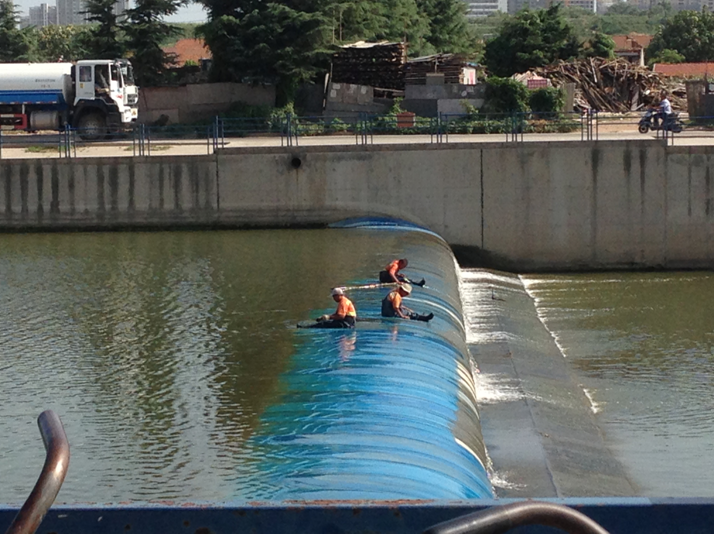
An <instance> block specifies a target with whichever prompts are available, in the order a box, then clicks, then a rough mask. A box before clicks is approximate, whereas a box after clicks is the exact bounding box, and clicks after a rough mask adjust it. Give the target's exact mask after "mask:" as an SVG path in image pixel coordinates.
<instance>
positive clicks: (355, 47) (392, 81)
mask: <svg viewBox="0 0 714 534" xmlns="http://www.w3.org/2000/svg"><path fill="white" fill-rule="evenodd" d="M406 61H407V47H406V44H405V43H388V42H386V41H384V42H379V43H366V42H364V41H359V42H357V43H352V44H349V45H344V46H341V47H340V50H339V51H338V52H336V53H335V54H334V55H333V56H332V81H333V82H335V83H352V84H356V85H370V86H372V87H379V88H381V89H404V65H405V64H406Z"/></svg>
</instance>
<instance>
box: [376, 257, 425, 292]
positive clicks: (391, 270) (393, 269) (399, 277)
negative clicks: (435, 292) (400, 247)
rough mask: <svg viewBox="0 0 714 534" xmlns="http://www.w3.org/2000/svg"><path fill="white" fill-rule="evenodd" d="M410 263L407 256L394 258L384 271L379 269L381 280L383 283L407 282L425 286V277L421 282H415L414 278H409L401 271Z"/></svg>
mask: <svg viewBox="0 0 714 534" xmlns="http://www.w3.org/2000/svg"><path fill="white" fill-rule="evenodd" d="M408 264H409V262H408V261H407V260H406V258H402V259H399V260H394V261H393V262H391V263H390V264H389V265H387V266H386V267H385V268H384V270H383V271H379V281H380V282H382V283H383V284H390V283H393V284H401V283H405V284H413V285H415V286H419V287H423V286H424V283H425V282H424V280H423V279H422V281H421V282H413V281H412V280H409V278H407V277H406V276H404V275H403V274H401V273H400V272H399V271H401V270H402V269H405V268H406V266H407V265H408Z"/></svg>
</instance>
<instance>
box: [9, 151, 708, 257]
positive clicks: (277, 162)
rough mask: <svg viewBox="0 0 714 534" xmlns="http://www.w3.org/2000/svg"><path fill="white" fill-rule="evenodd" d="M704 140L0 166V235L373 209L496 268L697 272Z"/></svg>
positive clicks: (702, 253)
mask: <svg viewBox="0 0 714 534" xmlns="http://www.w3.org/2000/svg"><path fill="white" fill-rule="evenodd" d="M713 155H714V147H706V146H701V147H666V146H664V145H663V144H662V143H660V142H656V141H652V140H646V141H600V142H532V143H531V142H528V143H520V144H513V143H478V144H465V143H463V144H426V145H418V144H403V145H379V146H377V145H370V146H353V147H347V146H339V147H337V146H333V147H329V146H309V147H283V148H228V149H222V150H219V151H218V152H217V153H216V154H214V155H210V156H181V157H176V156H152V157H131V158H130V157H117V158H106V159H101V160H99V159H94V158H84V159H72V160H59V159H54V160H49V159H37V160H3V161H0V229H1V230H13V229H16V230H18V229H19V230H50V229H67V228H78V229H111V228H130V227H158V228H175V227H206V226H223V227H242V226H246V227H247V226H290V225H296V226H297V225H320V224H327V223H330V222H333V221H336V220H340V219H344V218H346V217H351V216H366V215H372V216H374V215H376V216H379V215H384V216H392V217H400V218H404V219H407V220H409V221H412V222H415V223H419V224H422V225H424V226H426V227H428V228H430V229H431V230H433V231H435V232H437V233H439V234H440V235H442V236H443V237H444V238H445V239H446V240H447V241H448V242H449V244H450V245H452V247H453V248H454V249H455V251H456V252H457V253H458V254H460V255H461V257H469V255H470V256H471V257H473V258H475V259H477V260H478V261H480V262H486V263H488V264H490V265H493V266H498V267H500V268H505V269H509V270H520V271H523V270H575V269H613V268H614V269H621V268H648V267H661V268H709V267H711V266H712V265H713V264H714V247H713V244H712V243H713V239H712V237H713V235H714V208H713V207H712V199H713V198H714V191H712V189H713V188H712V183H711V181H712V179H711V176H712V168H713V167H714V161H713V158H712V156H713Z"/></svg>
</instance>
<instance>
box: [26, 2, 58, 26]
mask: <svg viewBox="0 0 714 534" xmlns="http://www.w3.org/2000/svg"><path fill="white" fill-rule="evenodd" d="M51 24H57V7H56V6H48V5H47V4H40V5H39V6H33V7H31V8H30V9H29V17H28V25H29V26H36V27H37V28H42V27H43V26H49V25H51Z"/></svg>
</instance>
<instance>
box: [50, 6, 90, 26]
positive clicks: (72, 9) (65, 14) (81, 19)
mask: <svg viewBox="0 0 714 534" xmlns="http://www.w3.org/2000/svg"><path fill="white" fill-rule="evenodd" d="M84 11H85V7H84V2H83V1H82V0H57V24H60V25H62V26H69V25H76V24H86V23H87V16H86V15H85V14H84Z"/></svg>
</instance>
